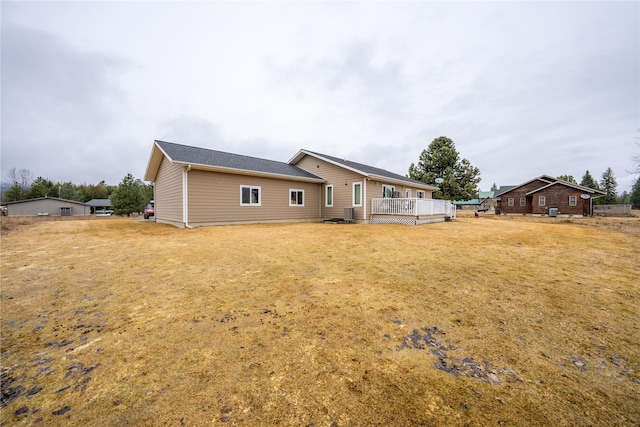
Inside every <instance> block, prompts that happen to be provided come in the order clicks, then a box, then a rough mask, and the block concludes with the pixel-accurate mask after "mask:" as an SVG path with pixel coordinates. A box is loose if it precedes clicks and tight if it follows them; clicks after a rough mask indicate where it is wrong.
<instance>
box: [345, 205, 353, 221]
mask: <svg viewBox="0 0 640 427" xmlns="http://www.w3.org/2000/svg"><path fill="white" fill-rule="evenodd" d="M353 212H354V209H353V208H344V221H345V222H353Z"/></svg>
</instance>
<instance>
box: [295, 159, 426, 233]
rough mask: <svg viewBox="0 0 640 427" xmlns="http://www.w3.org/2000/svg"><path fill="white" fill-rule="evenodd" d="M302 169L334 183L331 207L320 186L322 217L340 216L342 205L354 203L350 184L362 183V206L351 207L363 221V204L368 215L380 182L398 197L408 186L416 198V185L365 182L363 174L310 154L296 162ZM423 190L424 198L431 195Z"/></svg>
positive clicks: (377, 193) (331, 183) (380, 192)
mask: <svg viewBox="0 0 640 427" xmlns="http://www.w3.org/2000/svg"><path fill="white" fill-rule="evenodd" d="M296 166H298V167H299V168H301V169H304V170H306V171H307V172H310V173H312V174H314V175H318V176H321V177H322V178H324V179H326V180H327V183H326V185H333V193H334V194H333V207H332V208H328V207H325V205H326V203H325V197H326V193H325V191H324V188H325V186H324V185H323V186H322V217H323V218H342V217H343V216H344V208H345V207H351V206H353V199H352V198H353V183H354V182H361V183H362V192H363V205H362V207H356V208H355V209H354V215H355V220H357V221H362V220H368V218H364V212H365V210H364V206H366V212H367V216H369V215H371V199H378V198H381V197H382V185H391V186H394V187H395V191H399V192H400V197H405V191H406V189H407V188H409V189H411V197H417V194H418V190H422V189H419V188H417V187H412V186H411V185H399V184H395V183H388V182H385V181H383V180H380V181H367V180H366V178H365V177H364V176H363V175H360V174H358V173H356V172H352V171H350V170H348V169H344V168H342V167H340V166H337V165H334V164H332V163H329V162H325V161H324V160H320V159H317V158H315V157H313V156H304V157H303V158H302V159H301V160H300V161H299V162H298V163H296ZM423 191H424V192H425V198H426V199H431V198H432V193H433V192H432V191H429V190H423Z"/></svg>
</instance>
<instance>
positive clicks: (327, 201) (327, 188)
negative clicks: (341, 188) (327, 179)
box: [324, 184, 335, 208]
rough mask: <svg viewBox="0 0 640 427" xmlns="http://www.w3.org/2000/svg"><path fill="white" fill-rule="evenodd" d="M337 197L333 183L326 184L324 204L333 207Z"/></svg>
mask: <svg viewBox="0 0 640 427" xmlns="http://www.w3.org/2000/svg"><path fill="white" fill-rule="evenodd" d="M329 189H331V204H329ZM334 197H335V193H334V192H333V184H331V185H325V187H324V206H325V207H327V208H332V207H333V198H334Z"/></svg>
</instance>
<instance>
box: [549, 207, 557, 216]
mask: <svg viewBox="0 0 640 427" xmlns="http://www.w3.org/2000/svg"><path fill="white" fill-rule="evenodd" d="M549 216H558V208H549Z"/></svg>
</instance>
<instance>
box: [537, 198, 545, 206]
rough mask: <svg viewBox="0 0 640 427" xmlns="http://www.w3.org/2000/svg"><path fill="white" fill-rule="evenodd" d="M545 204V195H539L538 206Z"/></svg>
mask: <svg viewBox="0 0 640 427" xmlns="http://www.w3.org/2000/svg"><path fill="white" fill-rule="evenodd" d="M544 204H545V200H544V196H540V197H538V206H544Z"/></svg>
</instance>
